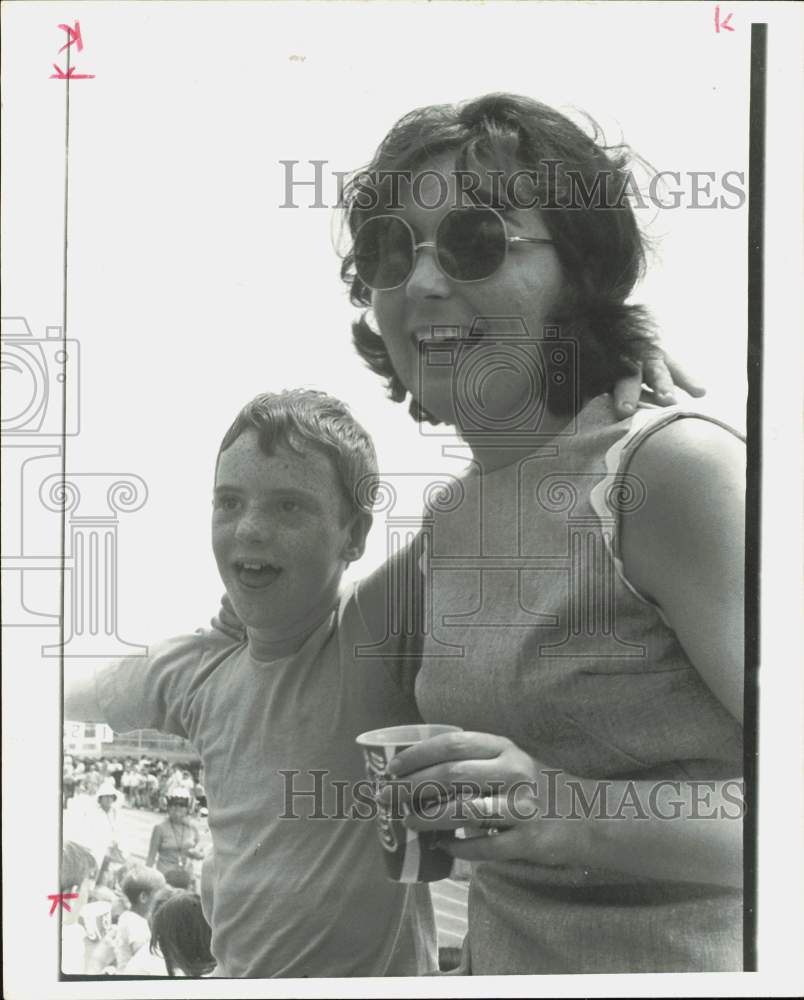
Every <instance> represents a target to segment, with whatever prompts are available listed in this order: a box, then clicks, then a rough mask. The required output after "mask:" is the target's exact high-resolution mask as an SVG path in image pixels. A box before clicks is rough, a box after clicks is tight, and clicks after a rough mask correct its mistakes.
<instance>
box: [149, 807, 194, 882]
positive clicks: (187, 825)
mask: <svg viewBox="0 0 804 1000" xmlns="http://www.w3.org/2000/svg"><path fill="white" fill-rule="evenodd" d="M167 810H168V815H167V819H165V820H163V821H162V822H161V823H158V824H157V825H156V826H155V827H154V829H153V832H152V834H151V844H150V846H149V848H148V858H147V860H146V862H145V863H146V865H148V867H149V868H153V867H154V866H156V868H157V870H158V871H160V872H162V874H163V875H164V874H165V873H166V872H169V871H170V870H171V869H172V868H184V867H185V866H190V867H192V861H194V860H198V859H200V858H203V856H204V855H203V852H202V851H201V850H200V849H199V847H198V842H199V839H200V837H199V833H198V830H197V828H196V826H195V824H194V823H193V822H192V820H191V819H190V815H189V814H190V796H189V794H188V793H187V791H186V790H185V789H183V788H175V789H173V790H172V791H171V792H170V794H169V795H168V800H167Z"/></svg>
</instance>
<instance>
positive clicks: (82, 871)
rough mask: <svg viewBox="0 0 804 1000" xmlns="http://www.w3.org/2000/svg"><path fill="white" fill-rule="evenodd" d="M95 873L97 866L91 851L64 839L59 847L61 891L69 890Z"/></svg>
mask: <svg viewBox="0 0 804 1000" xmlns="http://www.w3.org/2000/svg"><path fill="white" fill-rule="evenodd" d="M97 874H98V866H97V864H96V863H95V859H94V858H93V857H92V852H91V851H90V850H89V849H88V848H86V847H83V846H82V845H81V844H76V843H75V841H73V840H68V841H66V842H65V844H64V846H63V847H62V849H61V891H62V892H69V891H70V889H73V888H74V887H75V886H80V885H81V884H82V882H83V881H84V879H87V878H94V877H95V876H96V875H97Z"/></svg>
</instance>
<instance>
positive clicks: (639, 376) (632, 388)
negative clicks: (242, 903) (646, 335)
mask: <svg viewBox="0 0 804 1000" xmlns="http://www.w3.org/2000/svg"><path fill="white" fill-rule="evenodd" d="M628 363H629V364H630V365H631V366H632V367H633V369H634V374H633V375H627V376H623V378H621V379H618V381H617V383H616V384H615V386H614V392H613V398H614V406H615V408H616V410H617V413H618V414H619V415H620V416H621V417H628V416H630V415H631V414H632V413H633V412H634V410H635V409H636V407H637V403H639V400H640V398H642V397H643V395H644V396H645V399H646V400H647V401H648V402H651V403H658V404H659V405H660V406H673V404H675V403H677V402H678V400H677V399H676V395H675V390H676V389H683V390H684V392H687V393H689V395H690V396H695V397H696V398H697V397H699V396H705V395H706V389H705V388H704V387H703V386H702V385H701V384H700V383H699V382H697V381H695V380H694V379H693V378H692V377H691V376H690V375H689V374H688V373H687V372H686V371H684V369H683V368H682V367H681V365H679V364H678V363H677V362H676V361H674V360H673V358H671V357H670V355H669V354H665V352H664V351H663V350H662V348H661V346H660V345H657V344H655V343H644V344H640V345H639V353H638V356H634V357H630V358H628ZM643 383H644V384H645V385H646V386H647V387H648V389H650V390H651V391H650V393H648V394H645V393H643V389H642V385H643Z"/></svg>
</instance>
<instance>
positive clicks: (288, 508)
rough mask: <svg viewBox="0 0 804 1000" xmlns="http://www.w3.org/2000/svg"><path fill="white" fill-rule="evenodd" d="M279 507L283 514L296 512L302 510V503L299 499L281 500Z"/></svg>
mask: <svg viewBox="0 0 804 1000" xmlns="http://www.w3.org/2000/svg"><path fill="white" fill-rule="evenodd" d="M279 509H280V510H281V511H282V513H283V514H295V513H297V511H300V510H301V504H300V503H299V501H298V500H280V501H279Z"/></svg>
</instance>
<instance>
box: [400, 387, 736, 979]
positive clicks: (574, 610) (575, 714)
mask: <svg viewBox="0 0 804 1000" xmlns="http://www.w3.org/2000/svg"><path fill="white" fill-rule="evenodd" d="M681 418H699V419H712V418H709V417H705V416H703V415H701V414H694V413H688V412H685V411H682V410H680V409H679V408H677V407H673V408H668V409H656V408H653V407H640V408H639V409H638V410H637V412H636V414H635V415H634V416H632V417H630V418H627V419H626V420H622V421H620V420H618V418H617V417H616V415H615V412H614V408H613V404H612V400H611V397H610V396H609V395H608V394H606V395H603V396H599V397H597V398H595V399H593V400H592V401H591V402H590V403H589V404H588V405H587V406H586V407H585V408H584V409H583V410H582V411H581V413H580V414H579V415H578V417H577V420H576V422H575V424H574V426H573V428H572V430H573V433H572V434H567V435H555V436H553V437H550V438H545V441H544V444H541V445H539V447H538V448H536V449H534V452H533V454H532V455H530V456H529V457H528V458H527V459H525V460H520V461H518V462H516V463H514V464H512V465H510V466H506V467H504V468H500V469H497V470H494V471H492V472H491V473H488V474H486V475H483V476H482V477H481V476H479V475H477V474H473V472H472V471H470V472H469V473H468V474H467V475H465V476H463V477H462V478H461V479H459V480H457V481H455V482H453V484H452V487H451V488H450V489H447V490H446V491H445V492H444V493H443V494H442V495H441V496H440V498H439V499H438V501H437V502H435V503H433V504H431V505H430V508H429V509H428V510H427V511H426V512H425V517H424V528H423V531H424V534H425V535H429V546H428V547H429V557H428V558H427V559H425V560H423V564H422V566H423V569H424V570H425V576H426V577H427V578H428V579H427V580H426V592H427V594H428V595H429V600H428V601H427V603H429V604H430V607H429V608H428V609H427V612H428V614H427V617H426V620H425V628H424V636H423V640H422V666H421V669H420V671H419V674H418V677H417V679H416V698H417V702H418V705H419V709H420V711H421V714H422V716H423V718H424V719H425V721H428V722H434V723H451V724H453V725H458V726H461V727H462V728H463V729H466V730H472V731H476V732H488V733H495V734H497V735H500V736H505V737H507V738H509V739H510V740H512V741H513V742H514V743H516V744H517V745H518V746H519V747H520V748H521V749H523V750H525V751H526V752H527V753H529V754H530V755H531V756H533V757H534V758H536V759H537V760H539V761H540V762H541V763H543V764H544V765H546V766H549V767H551V768H557V769H562V770H564V771H566V772H568V773H570V774H572V775H576V776H578V777H588V778H599V779H606V778H609V779H613V780H620V781H622V780H627V779H634V780H637V779H640V780H646V779H656V780H658V779H668V780H679V781H683V780H685V779H686V780H692V779H700V780H718V779H729V778H736V777H739V776H740V775H741V774H742V769H743V768H742V735H741V734H742V730H741V727H740V725H739V723H738V722H737V721H736V720H735V719H734V718H733V717H732V716H731V715H730V714H729V713H728V712H727V711H726V709H725V708H723V706H722V705H721V704H720V703H719V702H718V701H717V699H716V698H715V697H714V695H713V694H712V693H711V691H710V690H709V688H708V687H707V686H706V684H705V683H704V682H703V680H702V679H701V677H700V675H699V674H698V672H697V671H696V670H695V668H694V667H693V666H692V664H691V663H690V662H689V660H688V658H687V656H686V654H685V653H684V651H683V649H682V648H681V646H680V644H679V642H678V640H677V638H676V636H675V634H674V633H673V631H672V630H671V629H670V627H669V626H668V624H667V623H666V621H665V620H664V618H663V616H662V614H661V612H660V610H659V609H658V608H657V607H656V606H655V605H653V604H652V603H650V602H649V601H647V600H646V599H645V598H643V597H642V596H640V595H639V594H638V593H637V592H636V591H635V590H634V589H633V588H632V587H631V586H630V584H629V583H628V582H627V581H626V579H625V578H624V576H623V573H622V566H621V563H620V560H619V554H618V543H617V530H618V525H619V523H620V522H621V520H622V518H624V517H627V515H628V512H629V510H635V509H637V508H638V506H639V505H640V504H641V503H642V501H643V499H644V486H643V485H642V483H641V481H639V480H638V479H637V478H636V477H635V476H633V475H631V474H629V473H628V462H629V459H630V457H631V456H632V455H633V453H634V450H635V449H636V448H637V447H638V445H639V444H640V443H641V442H642V441H644V440H645V439H646V437H648V436H649V435H650V434H652V433H655V432H656V431H657V430H659V429H660V428H661V427H664V426H666V425H667V424H668V423H670V422H671V421H673V420H677V419H681ZM715 422H716V423H719V421H715ZM722 426H724V427H725V425H722ZM726 430H727V431H730V432H731V433H736V432H734V431H732V430H731V428H726ZM626 815H632V814H628V813H627V814H626ZM735 822H737V820H735ZM741 921H742V903H741V894H740V893H739V892H737V891H733V890H729V889H723V888H720V887H716V886H708V885H705V886H704V885H698V884H695V883H681V882H666V881H659V880H655V879H647V878H639V877H637V876H633V875H630V874H626V873H622V872H617V871H610V870H595V869H589V868H570V867H560V868H556V867H546V866H544V867H543V866H539V865H536V864H533V863H530V862H519V861H513V862H493V863H492V862H486V863H482V864H476V865H474V866H473V876H472V883H471V887H470V895H469V932H468V938H467V943H468V952H469V956H468V957H469V962H470V963H471V972H472V973H473V974H476V975H483V974H494V973H534V972H535V973H538V972H544V973H547V972H625V971H634V972H636V971H641V972H658V971H692V970H701V971H704V970H705V971H715V970H733V969H738V968H739V967H740V964H741V958H742V940H741Z"/></svg>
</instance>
